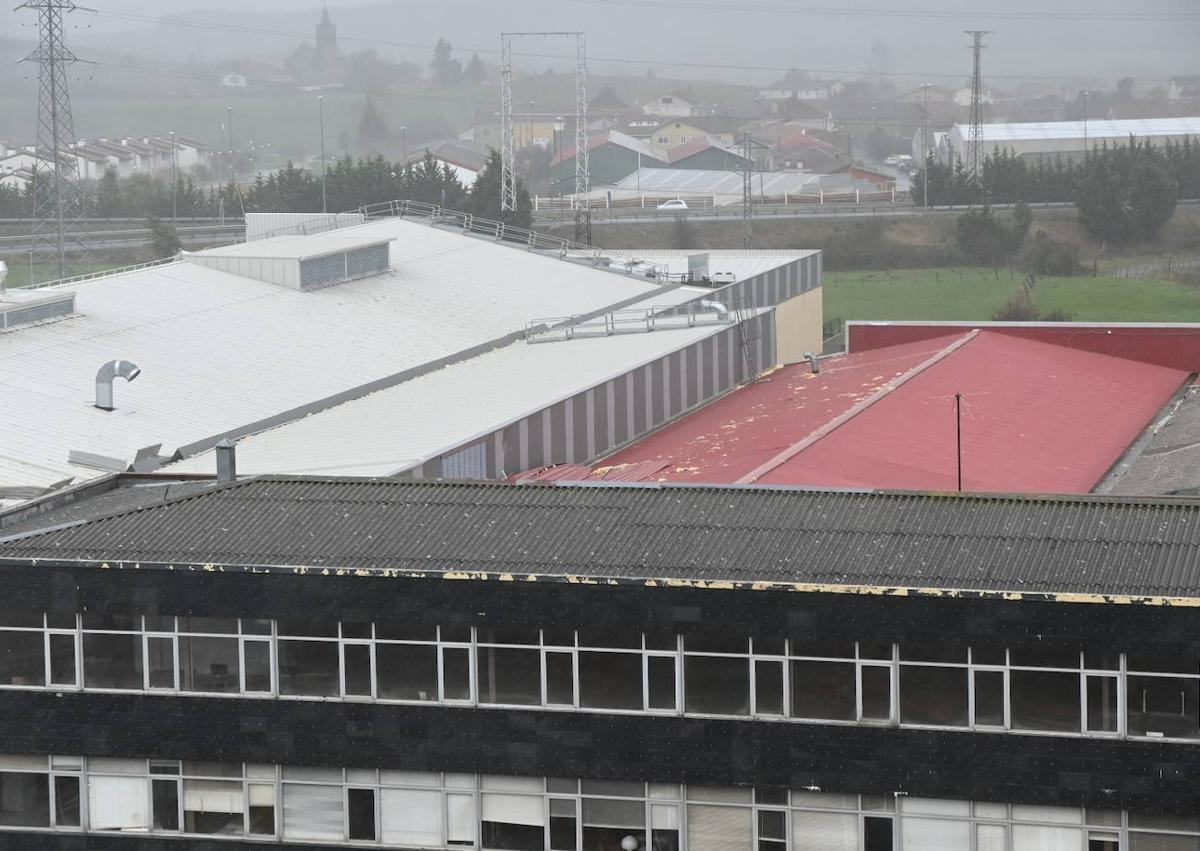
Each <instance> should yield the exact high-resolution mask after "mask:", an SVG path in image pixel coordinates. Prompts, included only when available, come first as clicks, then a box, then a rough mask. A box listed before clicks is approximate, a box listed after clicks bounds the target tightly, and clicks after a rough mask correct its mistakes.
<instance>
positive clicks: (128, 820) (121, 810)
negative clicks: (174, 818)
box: [88, 760, 150, 831]
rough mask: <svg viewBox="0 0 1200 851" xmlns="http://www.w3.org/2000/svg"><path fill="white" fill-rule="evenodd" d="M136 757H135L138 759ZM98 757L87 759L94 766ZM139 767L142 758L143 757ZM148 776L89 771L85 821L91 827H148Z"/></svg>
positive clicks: (93, 767) (117, 828) (124, 828)
mask: <svg viewBox="0 0 1200 851" xmlns="http://www.w3.org/2000/svg"><path fill="white" fill-rule="evenodd" d="M137 761H138V760H134V762H137ZM97 762H98V761H97V760H91V761H90V767H91V768H92V769H93V770H94V769H96V768H98V767H99V766H97V765H96V763H97ZM142 766H143V767H142V770H143V771H144V770H145V762H144V761H142ZM149 782H150V780H149V778H144V777H104V776H100V775H96V774H89V775H88V824H89V825H90V827H91V828H92V829H93V830H136V831H144V830H147V829H148V828H149V827H150V813H149V807H148V804H149V797H150V796H149V792H150V790H149V789H148V788H147V784H148V783H149Z"/></svg>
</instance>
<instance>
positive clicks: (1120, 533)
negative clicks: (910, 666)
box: [0, 478, 1200, 599]
mask: <svg viewBox="0 0 1200 851" xmlns="http://www.w3.org/2000/svg"><path fill="white" fill-rule="evenodd" d="M0 558H4V559H20V560H28V559H46V560H52V559H63V560H84V561H97V562H98V561H104V562H106V563H108V564H110V565H111V564H114V563H117V562H123V563H129V564H133V563H137V564H142V565H145V564H148V563H171V564H177V565H179V564H212V565H228V566H241V567H245V566H251V565H260V566H281V567H290V568H294V567H344V568H363V569H367V568H374V569H386V570H397V571H425V572H429V573H431V574H435V575H440V574H441V573H443V572H456V571H482V572H488V573H514V574H525V575H533V576H537V577H539V578H543V579H555V578H559V579H567V578H570V577H592V578H614V579H626V580H632V581H645V580H662V579H677V580H682V581H691V582H705V583H710V582H731V583H758V582H768V583H789V584H794V583H802V584H804V585H805V587H806V588H808V590H839V589H843V590H845V589H847V587H852V588H857V589H862V588H866V587H871V588H880V589H905V588H907V589H941V590H942V591H981V592H1001V593H1006V594H1009V595H1017V596H1018V597H1019V596H1020V595H1021V594H1025V593H1029V594H1033V593H1037V594H1099V595H1134V596H1137V597H1142V596H1157V595H1161V596H1166V597H1180V598H1189V599H1195V598H1196V597H1197V596H1198V595H1200V573H1198V571H1197V567H1198V566H1200V501H1196V500H1152V501H1144V502H1137V501H1126V500H1119V499H1105V498H1101V497H1071V498H1050V497H1043V498H1039V497H1019V496H970V495H968V496H955V495H949V494H919V493H902V492H891V493H887V492H879V493H853V492H825V491H804V490H791V489H771V488H711V487H706V488H693V487H665V486H652V487H647V486H601V487H597V486H572V485H540V484H534V485H506V484H474V483H472V484H466V483H433V482H430V483H423V482H405V481H400V480H363V479H360V480H347V479H307V480H305V479H293V478H260V479H253V480H246V481H242V482H239V483H236V484H234V485H231V486H211V487H210V488H209V489H208V490H206V491H204V492H202V493H200V494H195V495H190V496H185V497H182V498H179V499H175V500H172V501H169V502H166V503H164V504H159V505H154V506H151V507H145V508H141V509H138V510H133V511H126V512H124V513H120V514H117V515H115V516H110V517H107V518H101V519H96V520H91V521H87V522H83V523H80V524H78V525H75V526H71V527H68V528H58V529H56V530H52V531H47V532H43V533H35V534H31V535H26V536H24V537H19V538H10V539H6V540H4V541H0ZM464 578H465V577H464ZM823 586H829V587H828V588H825V587H823Z"/></svg>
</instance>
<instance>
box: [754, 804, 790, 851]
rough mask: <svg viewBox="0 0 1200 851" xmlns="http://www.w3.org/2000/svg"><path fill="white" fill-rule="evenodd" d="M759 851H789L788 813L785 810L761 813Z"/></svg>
mask: <svg viewBox="0 0 1200 851" xmlns="http://www.w3.org/2000/svg"><path fill="white" fill-rule="evenodd" d="M758 851H787V813H786V812H785V811H784V810H760V811H759V813H758Z"/></svg>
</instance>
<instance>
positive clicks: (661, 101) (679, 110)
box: [642, 91, 702, 118]
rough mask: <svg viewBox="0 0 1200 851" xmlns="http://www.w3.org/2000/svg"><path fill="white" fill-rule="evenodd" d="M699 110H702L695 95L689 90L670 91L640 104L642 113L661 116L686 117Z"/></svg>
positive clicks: (699, 111) (698, 112) (697, 112)
mask: <svg viewBox="0 0 1200 851" xmlns="http://www.w3.org/2000/svg"><path fill="white" fill-rule="evenodd" d="M701 112H702V110H701V108H700V105H699V103H697V102H696V98H695V95H693V94H692V93H691V92H690V91H688V92H680V91H675V92H671V93H670V94H666V95H660V96H659V97H657V98H655V99H654V100H652V101H649V102H648V103H644V104H642V113H643V114H645V115H657V116H660V117H663V118H687V117H689V116H692V115H699V114H700V113H701Z"/></svg>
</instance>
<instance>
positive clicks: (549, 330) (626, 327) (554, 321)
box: [525, 301, 733, 343]
mask: <svg viewBox="0 0 1200 851" xmlns="http://www.w3.org/2000/svg"><path fill="white" fill-rule="evenodd" d="M732 322H733V316H732V315H731V313H730V311H729V310H728V309H727V308H726V307H725V306H724V305H722V304H718V303H716V302H712V301H689V302H685V303H684V304H676V305H670V306H664V307H647V308H636V309H630V310H613V311H610V312H608V313H603V314H601V315H599V316H556V317H553V318H549V319H534V320H532V321H530V322H527V323H525V342H526V343H552V342H558V341H561V340H574V339H577V338H580V337H611V336H613V335H616V334H648V333H650V332H651V331H665V330H669V329H677V328H695V327H697V326H699V325H729V324H730V323H732Z"/></svg>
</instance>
